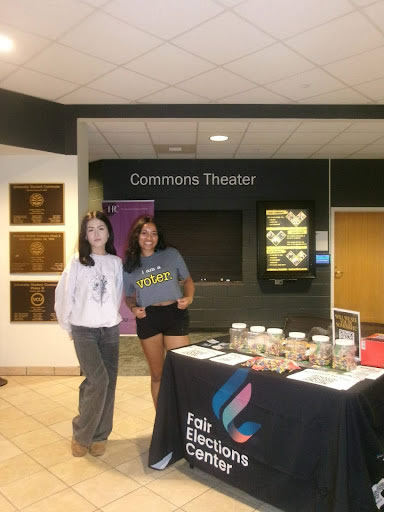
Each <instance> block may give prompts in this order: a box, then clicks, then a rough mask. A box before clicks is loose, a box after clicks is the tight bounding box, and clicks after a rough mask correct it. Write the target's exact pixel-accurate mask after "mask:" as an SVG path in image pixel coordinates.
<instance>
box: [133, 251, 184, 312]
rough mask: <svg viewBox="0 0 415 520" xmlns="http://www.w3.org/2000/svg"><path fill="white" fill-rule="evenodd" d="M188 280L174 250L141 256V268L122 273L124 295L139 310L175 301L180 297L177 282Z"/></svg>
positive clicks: (181, 261)
mask: <svg viewBox="0 0 415 520" xmlns="http://www.w3.org/2000/svg"><path fill="white" fill-rule="evenodd" d="M189 276H190V274H189V270H188V269H187V266H186V264H185V262H184V260H183V257H182V255H181V254H180V253H179V252H178V251H177V249H174V247H168V248H166V249H164V250H162V251H156V252H155V253H153V254H152V255H151V256H142V257H141V266H140V267H138V268H137V269H135V270H134V271H133V272H132V273H126V272H125V271H124V290H125V295H126V296H134V295H135V298H136V302H137V305H139V306H140V307H148V306H149V305H153V304H154V303H160V302H165V301H169V300H177V299H178V298H182V296H183V294H182V290H181V287H180V285H179V281H180V280H185V279H186V278H188V277H189Z"/></svg>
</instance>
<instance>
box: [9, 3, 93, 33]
mask: <svg viewBox="0 0 415 520" xmlns="http://www.w3.org/2000/svg"><path fill="white" fill-rule="evenodd" d="M92 11H93V8H92V7H91V6H88V5H86V4H85V3H84V2H81V1H78V0H42V1H39V0H37V1H33V0H18V1H16V0H1V2H0V12H1V14H0V20H1V21H2V22H5V23H9V24H10V25H13V26H15V27H18V28H19V29H22V30H23V31H28V32H30V33H34V34H39V35H41V36H45V37H46V38H51V39H53V40H54V39H56V38H58V37H59V36H60V35H61V34H62V33H64V32H65V31H67V30H68V29H70V28H71V27H73V26H74V25H75V24H76V23H78V22H79V21H81V20H82V19H83V18H85V17H86V16H88V15H89V14H90V13H92Z"/></svg>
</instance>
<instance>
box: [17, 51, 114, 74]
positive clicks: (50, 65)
mask: <svg viewBox="0 0 415 520" xmlns="http://www.w3.org/2000/svg"><path fill="white" fill-rule="evenodd" d="M26 67H27V68H29V69H34V70H37V71H38V72H44V73H45V74H49V75H50V76H55V77H58V78H61V79H66V80H67V81H73V82H74V83H80V84H83V83H88V82H89V81H91V80H93V79H95V78H96V77H98V76H100V75H101V74H104V73H105V72H108V71H109V70H111V69H113V68H114V65H111V64H110V63H106V62H105V61H102V60H99V59H98V58H93V57H92V56H87V55H86V54H83V53H81V52H79V51H76V50H74V49H70V48H69V47H65V46H64V45H60V44H58V43H54V44H52V45H51V46H50V47H48V48H47V49H45V50H44V51H42V52H41V53H40V54H38V55H37V56H36V57H35V58H33V59H31V60H30V61H28V62H27V63H26Z"/></svg>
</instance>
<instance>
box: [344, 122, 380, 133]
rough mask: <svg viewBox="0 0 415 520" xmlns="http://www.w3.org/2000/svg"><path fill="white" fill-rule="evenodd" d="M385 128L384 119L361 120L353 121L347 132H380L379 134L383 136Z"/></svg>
mask: <svg viewBox="0 0 415 520" xmlns="http://www.w3.org/2000/svg"><path fill="white" fill-rule="evenodd" d="M383 128H384V121H383V119H373V120H367V119H359V120H352V121H351V125H350V126H349V127H348V128H347V130H346V132H378V133H379V134H383Z"/></svg>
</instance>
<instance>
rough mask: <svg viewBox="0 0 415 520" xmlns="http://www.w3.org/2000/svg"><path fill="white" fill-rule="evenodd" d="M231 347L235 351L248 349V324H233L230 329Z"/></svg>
mask: <svg viewBox="0 0 415 520" xmlns="http://www.w3.org/2000/svg"><path fill="white" fill-rule="evenodd" d="M229 347H230V348H233V349H235V350H242V351H246V350H247V349H248V329H247V328H246V323H232V327H231V328H230V329H229Z"/></svg>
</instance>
